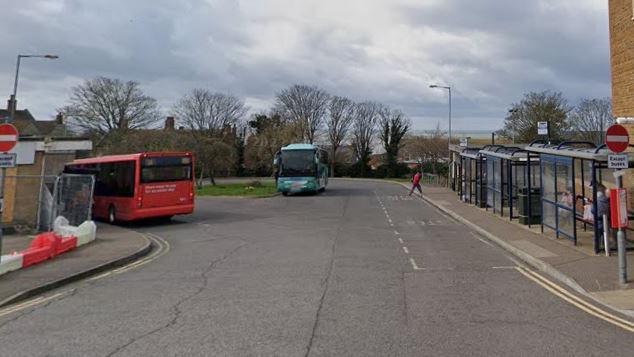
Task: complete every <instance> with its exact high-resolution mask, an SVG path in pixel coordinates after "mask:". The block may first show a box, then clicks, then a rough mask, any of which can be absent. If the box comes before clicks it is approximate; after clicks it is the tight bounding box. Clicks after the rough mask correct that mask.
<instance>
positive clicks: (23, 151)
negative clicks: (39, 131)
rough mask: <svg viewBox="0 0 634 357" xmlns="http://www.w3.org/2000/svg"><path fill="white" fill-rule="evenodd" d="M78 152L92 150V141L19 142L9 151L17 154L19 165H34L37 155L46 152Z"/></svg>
mask: <svg viewBox="0 0 634 357" xmlns="http://www.w3.org/2000/svg"><path fill="white" fill-rule="evenodd" d="M77 150H92V141H90V140H60V141H50V142H46V141H44V140H42V141H30V140H28V141H27V140H25V141H18V143H17V144H16V146H15V147H14V148H13V149H12V150H11V151H9V152H10V153H14V154H17V162H16V163H17V164H18V165H32V164H33V163H34V162H35V153H36V152H37V151H45V152H47V153H56V152H73V151H77Z"/></svg>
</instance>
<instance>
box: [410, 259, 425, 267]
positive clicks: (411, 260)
mask: <svg viewBox="0 0 634 357" xmlns="http://www.w3.org/2000/svg"><path fill="white" fill-rule="evenodd" d="M409 262H410V263H412V268H414V270H423V269H421V268H419V267H418V265H416V261H414V258H409Z"/></svg>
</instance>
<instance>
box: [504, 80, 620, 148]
mask: <svg viewBox="0 0 634 357" xmlns="http://www.w3.org/2000/svg"><path fill="white" fill-rule="evenodd" d="M538 122H548V123H549V128H550V133H549V137H550V138H549V139H550V140H551V141H553V142H561V141H566V140H578V141H588V142H591V143H594V144H596V145H600V144H602V143H603V141H604V138H603V136H604V132H605V130H607V128H608V127H609V126H610V125H612V124H614V118H613V117H612V106H611V101H610V98H582V99H581V100H580V101H579V103H578V104H577V105H576V106H572V105H570V104H569V103H568V101H567V99H566V98H565V97H564V95H563V94H562V93H561V92H552V91H542V92H530V93H527V94H525V95H524V97H523V98H522V100H521V101H519V102H517V103H513V104H511V108H510V109H509V111H508V114H507V116H506V117H505V119H504V127H503V129H502V130H500V131H499V134H500V135H501V136H503V137H504V138H506V139H509V140H513V139H514V141H515V142H518V143H530V142H531V141H533V140H535V139H539V138H540V137H539V136H538V135H537V123H538ZM541 139H545V138H544V137H541Z"/></svg>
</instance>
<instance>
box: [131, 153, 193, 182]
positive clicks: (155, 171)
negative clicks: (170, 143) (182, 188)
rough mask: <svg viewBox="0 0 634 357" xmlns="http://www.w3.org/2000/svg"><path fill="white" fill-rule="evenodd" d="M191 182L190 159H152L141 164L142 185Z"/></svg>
mask: <svg viewBox="0 0 634 357" xmlns="http://www.w3.org/2000/svg"><path fill="white" fill-rule="evenodd" d="M191 180H192V160H191V158H190V157H152V158H147V159H144V160H143V161H142V162H141V183H152V182H166V181H191Z"/></svg>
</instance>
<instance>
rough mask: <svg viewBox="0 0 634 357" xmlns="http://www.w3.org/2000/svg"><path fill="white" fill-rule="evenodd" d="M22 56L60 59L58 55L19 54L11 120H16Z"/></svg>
mask: <svg viewBox="0 0 634 357" xmlns="http://www.w3.org/2000/svg"><path fill="white" fill-rule="evenodd" d="M22 58H46V59H51V60H53V59H58V58H59V56H57V55H51V54H46V55H20V54H18V62H17V64H16V65H15V82H13V94H12V95H11V103H12V105H11V120H15V107H16V106H17V102H16V95H17V94H18V76H19V74H20V60H21V59H22Z"/></svg>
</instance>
